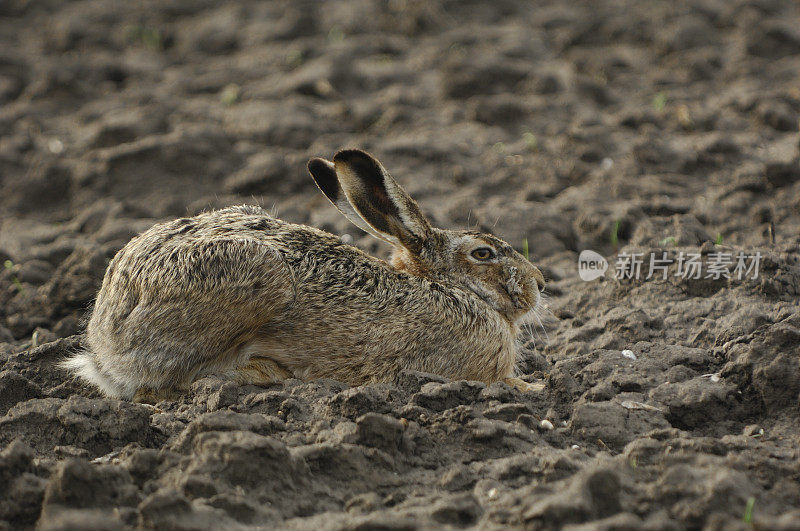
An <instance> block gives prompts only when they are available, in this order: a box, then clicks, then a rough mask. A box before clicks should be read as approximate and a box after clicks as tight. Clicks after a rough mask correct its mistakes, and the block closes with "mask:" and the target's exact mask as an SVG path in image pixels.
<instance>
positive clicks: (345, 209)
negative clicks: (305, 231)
mask: <svg viewBox="0 0 800 531" xmlns="http://www.w3.org/2000/svg"><path fill="white" fill-rule="evenodd" d="M308 172H309V173H310V174H311V177H313V178H314V182H315V183H317V186H318V187H319V189H320V190H321V191H322V193H323V194H325V197H327V198H328V199H329V200H330V202H331V203H333V206H335V207H336V208H337V210H339V212H341V213H342V214H344V217H346V218H347V219H349V220H350V223H352V224H353V225H355V226H356V227H358V228H359V229H361V230H363V231H364V232H366V233H368V234H371V235H372V236H375V237H376V238H380V239H381V240H385V241H387V242H389V241H388V240H386V238H384V237H383V236H382V235H381V234H379V233H378V232H377V231H376V230H375V229H373V228H372V227H370V226H369V225H368V224H367V222H366V221H364V220H363V219H361V216H359V215H358V213H357V212H356V211H355V210H354V209H353V207H352V205H351V204H350V202H349V201H348V200H347V196H346V195H345V193H344V191H343V190H342V187H341V186H340V185H339V178H338V177H336V169H335V168H334V165H333V162H330V161H327V160H325V159H319V158H315V159H311V160H309V161H308ZM389 243H392V242H389Z"/></svg>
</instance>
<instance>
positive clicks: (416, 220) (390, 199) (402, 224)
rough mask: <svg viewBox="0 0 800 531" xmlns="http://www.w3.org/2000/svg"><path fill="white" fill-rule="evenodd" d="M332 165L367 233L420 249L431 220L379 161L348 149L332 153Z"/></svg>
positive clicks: (429, 231)
mask: <svg viewBox="0 0 800 531" xmlns="http://www.w3.org/2000/svg"><path fill="white" fill-rule="evenodd" d="M333 165H334V169H335V171H336V177H337V178H338V182H339V186H340V188H341V190H342V191H343V192H344V195H345V196H346V198H347V200H348V201H349V202H350V205H351V207H350V208H351V210H352V211H354V212H356V213H357V214H358V215H359V216H360V217H361V219H362V220H363V221H365V222H366V223H367V224H368V225H369V226H370V228H371V229H372V230H371V231H368V232H370V233H373V234H374V233H377V236H378V237H379V238H381V239H383V240H386V241H388V242H389V243H391V244H392V245H396V246H402V247H405V248H407V249H409V250H410V251H412V252H415V253H416V252H419V251H420V249H421V247H422V244H423V243H424V242H425V240H427V239H428V238H429V237H430V235H431V226H430V223H428V220H427V219H425V216H423V215H422V212H421V211H420V209H419V206H417V203H415V202H414V200H413V199H411V197H410V196H409V195H408V194H407V193H406V192H405V190H403V189H402V188H400V185H399V184H397V182H396V181H395V180H394V179H392V177H391V176H390V175H389V172H387V171H386V170H385V169H384V167H383V166H381V163H380V162H378V161H377V160H375V159H374V158H373V157H371V156H370V155H368V154H367V153H365V152H363V151H360V150H357V149H348V150H344V151H340V152H338V153H337V154H336V155H334V157H333ZM323 192H324V190H323ZM326 195H327V193H326ZM329 197H330V196H329ZM337 206H338V205H337ZM343 212H344V211H343ZM345 215H346V214H345ZM357 225H359V224H357ZM359 226H361V225H359Z"/></svg>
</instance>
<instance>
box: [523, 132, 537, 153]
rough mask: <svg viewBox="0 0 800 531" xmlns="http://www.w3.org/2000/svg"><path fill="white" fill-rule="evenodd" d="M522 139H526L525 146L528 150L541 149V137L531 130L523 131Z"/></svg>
mask: <svg viewBox="0 0 800 531" xmlns="http://www.w3.org/2000/svg"><path fill="white" fill-rule="evenodd" d="M522 139H523V140H524V141H525V147H526V148H527V149H528V151H536V150H537V149H539V139H538V138H536V135H534V134H533V133H531V132H530V131H526V132H525V133H523V135H522Z"/></svg>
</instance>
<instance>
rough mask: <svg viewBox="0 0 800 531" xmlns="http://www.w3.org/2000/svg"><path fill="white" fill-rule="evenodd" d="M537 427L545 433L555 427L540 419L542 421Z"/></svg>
mask: <svg viewBox="0 0 800 531" xmlns="http://www.w3.org/2000/svg"><path fill="white" fill-rule="evenodd" d="M539 427H540V428H541V429H543V430H546V431H552V430H554V429H555V426H553V423H552V422H550V421H549V420H547V419H542V421H541V422H540V423H539Z"/></svg>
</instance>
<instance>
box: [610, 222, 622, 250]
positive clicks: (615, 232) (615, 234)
mask: <svg viewBox="0 0 800 531" xmlns="http://www.w3.org/2000/svg"><path fill="white" fill-rule="evenodd" d="M620 224H621V222H620V220H616V221H615V222H614V228H612V229H611V245H612V246H613V247H616V246H617V244H619V226H620Z"/></svg>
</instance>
